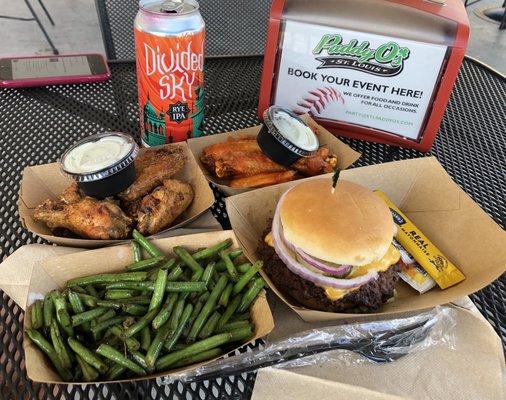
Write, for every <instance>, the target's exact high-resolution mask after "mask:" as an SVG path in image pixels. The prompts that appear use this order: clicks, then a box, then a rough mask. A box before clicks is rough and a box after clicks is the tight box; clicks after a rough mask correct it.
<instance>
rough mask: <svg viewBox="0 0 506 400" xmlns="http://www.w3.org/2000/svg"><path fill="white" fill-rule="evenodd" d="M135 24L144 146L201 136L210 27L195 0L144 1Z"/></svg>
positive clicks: (140, 115)
mask: <svg viewBox="0 0 506 400" xmlns="http://www.w3.org/2000/svg"><path fill="white" fill-rule="evenodd" d="M139 7H140V8H139V12H138V13H137V16H136V18H135V22H134V32H135V57H136V65H137V86H138V91H139V119H140V127H141V140H142V144H143V146H147V147H150V146H157V145H160V144H165V143H173V142H180V141H184V140H186V139H188V138H190V137H197V136H200V135H201V133H202V123H203V120H204V74H203V72H204V38H205V25H204V20H203V19H202V16H201V15H200V12H199V5H198V3H197V2H196V1H194V0H168V1H166V0H141V1H140V2H139Z"/></svg>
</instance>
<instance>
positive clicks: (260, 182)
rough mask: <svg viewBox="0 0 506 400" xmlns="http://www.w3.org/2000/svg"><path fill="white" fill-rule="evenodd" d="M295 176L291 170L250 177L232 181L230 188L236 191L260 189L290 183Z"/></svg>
mask: <svg viewBox="0 0 506 400" xmlns="http://www.w3.org/2000/svg"><path fill="white" fill-rule="evenodd" d="M295 175H297V172H296V171H292V170H288V171H281V172H270V173H267V174H258V175H252V176H247V177H245V178H236V179H232V180H231V181H230V187H233V188H236V189H245V188H260V187H265V186H270V185H276V184H278V183H283V182H289V181H292V180H294V179H295Z"/></svg>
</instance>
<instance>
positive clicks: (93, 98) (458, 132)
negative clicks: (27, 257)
mask: <svg viewBox="0 0 506 400" xmlns="http://www.w3.org/2000/svg"><path fill="white" fill-rule="evenodd" d="M261 66H262V58H261V57H241V58H238V57H236V58H214V59H209V60H208V61H207V64H206V90H207V92H206V110H205V112H206V123H205V132H206V134H214V133H218V132H223V131H229V130H234V129H239V128H245V127H248V126H252V125H255V124H257V123H258V119H257V114H256V105H257V101H258V86H259V78H260V71H261ZM111 70H112V79H111V80H110V81H108V82H105V83H101V84H87V85H75V86H60V87H44V88H33V89H24V90H13V89H2V90H0V126H1V128H2V131H1V132H2V141H1V145H0V148H1V153H0V154H1V158H0V160H1V163H2V167H1V182H0V188H1V189H0V195H1V203H0V209H1V211H0V231H1V233H0V251H1V259H4V258H5V257H7V256H8V255H9V254H11V253H12V252H13V251H15V250H16V249H17V248H19V247H20V246H22V245H24V244H27V243H42V242H43V241H42V240H41V239H40V238H38V237H36V236H34V235H32V234H30V233H28V232H27V231H26V230H24V229H23V228H22V227H21V226H20V222H19V220H18V212H17V206H16V201H17V193H18V190H19V182H20V177H21V176H20V175H21V171H22V169H23V168H24V167H25V166H26V165H36V164H42V163H49V162H54V161H55V160H57V159H58V157H59V156H60V155H61V153H62V152H63V150H64V149H65V148H66V147H68V146H69V145H70V144H71V143H73V142H75V141H76V140H78V139H80V138H82V137H85V136H87V135H91V134H94V133H96V132H99V131H103V130H113V131H123V132H129V133H131V134H133V135H134V136H135V137H136V138H137V140H138V139H139V137H138V134H139V126H138V112H137V89H136V84H135V71H134V64H133V63H131V62H112V63H111ZM505 98H506V82H505V80H504V78H503V77H501V76H499V75H498V74H497V73H494V72H492V71H490V70H489V69H487V68H486V67H484V66H482V65H480V64H478V63H476V62H474V61H472V60H469V59H468V60H466V61H465V62H464V65H463V68H462V71H461V73H460V76H459V78H458V82H457V85H456V87H455V90H454V92H453V95H452V98H451V101H450V103H449V106H448V109H447V111H446V114H445V117H444V120H443V123H442V125H441V129H440V133H439V135H438V138H437V140H436V143H435V145H434V147H433V149H432V151H431V152H430V153H428V154H421V153H418V152H416V151H413V150H405V149H399V148H396V147H391V146H388V145H380V144H374V143H366V142H362V141H356V140H350V139H344V140H345V141H346V142H347V143H348V144H349V145H350V146H352V147H353V148H354V149H356V150H357V151H359V152H361V153H362V157H361V158H360V159H359V160H358V162H357V163H356V164H355V167H356V166H363V165H369V164H374V163H381V162H386V161H391V160H398V159H404V158H413V157H421V156H427V155H429V154H430V155H434V156H436V157H437V158H438V160H439V161H440V162H441V163H442V164H443V165H444V167H445V168H446V170H447V171H448V172H449V173H450V175H451V176H452V177H453V178H454V179H455V181H456V182H457V183H458V184H459V185H460V186H461V187H462V188H463V189H464V190H465V191H466V192H467V193H468V194H469V195H470V196H471V197H472V198H473V199H474V200H475V201H476V202H477V203H478V204H479V205H480V206H481V207H483V208H484V209H485V210H486V211H487V213H488V214H489V215H490V216H491V217H492V218H493V219H494V220H495V221H496V222H497V223H498V224H500V225H501V226H502V227H503V228H504V226H505V220H504V216H505V198H506V179H505V172H504V161H505V159H506V157H505V156H506V153H505V149H506V134H505V119H504V99H505ZM215 194H216V202H215V204H214V206H213V208H212V211H213V213H214V215H215V216H216V217H217V218H218V220H219V221H220V222H221V223H222V225H223V226H224V227H225V228H227V227H229V221H228V217H227V215H226V211H225V206H224V203H223V198H222V196H221V194H220V193H219V192H218V191H215ZM505 296H506V277H505V276H504V275H503V276H502V277H501V278H500V279H498V280H497V281H495V282H494V283H493V284H491V285H489V286H488V287H486V288H485V289H483V290H481V291H480V292H478V293H475V294H473V295H472V296H471V298H472V300H473V301H474V303H475V304H476V306H477V307H478V308H479V309H480V311H481V312H482V313H483V315H484V316H485V317H486V318H487V320H488V321H489V322H490V323H491V324H492V326H493V327H494V329H495V330H496V332H497V333H498V334H499V335H500V336H501V338H502V340H503V345H504V343H506V306H505ZM0 302H1V312H0V317H1V323H0V339H1V340H0V353H1V354H0V399H26V398H46V399H74V398H79V399H83V398H86V399H87V398H96V399H112V398H117V399H123V398H139V399H140V398H142V399H144V398H158V397H161V396H167V397H169V398H171V397H174V398H179V399H183V398H184V399H186V398H213V399H218V398H249V396H250V394H251V390H252V388H253V384H254V379H255V374H254V373H250V374H243V375H239V376H229V377H217V378H216V379H212V380H210V381H203V382H198V383H187V384H182V383H177V384H172V385H169V386H165V385H162V384H161V383H160V381H159V380H145V381H141V382H140V383H130V384H121V385H120V384H102V385H97V386H86V387H82V386H76V385H73V386H65V385H47V384H38V383H33V382H31V381H30V380H28V378H27V376H26V371H25V366H24V359H23V357H24V356H23V351H22V347H21V345H22V325H23V311H22V310H21V309H20V308H19V307H18V306H17V305H16V304H15V303H14V302H13V301H12V300H11V299H10V298H9V297H8V296H7V295H5V294H4V293H3V292H2V296H1V299H0Z"/></svg>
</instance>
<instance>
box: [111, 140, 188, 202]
mask: <svg viewBox="0 0 506 400" xmlns="http://www.w3.org/2000/svg"><path fill="white" fill-rule="evenodd" d="M185 162H186V156H185V154H184V151H183V149H182V148H181V147H179V146H165V147H162V148H160V149H157V150H150V151H146V152H145V153H144V154H142V155H141V156H139V157H137V159H136V160H135V170H136V175H137V176H136V178H135V181H134V183H132V184H131V185H130V186H129V187H128V188H127V189H126V190H124V191H123V192H121V193H120V194H119V195H118V197H119V198H121V199H122V200H123V201H124V202H126V201H132V200H135V199H138V198H140V197H143V196H145V195H146V194H148V193H149V192H151V191H152V190H153V189H154V188H155V187H157V186H159V185H161V184H162V182H163V181H164V180H165V179H168V178H170V177H171V176H174V175H175V174H177V173H178V172H179V171H180V170H181V169H182V168H183V166H184V164H185Z"/></svg>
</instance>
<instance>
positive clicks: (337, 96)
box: [293, 87, 345, 117]
mask: <svg viewBox="0 0 506 400" xmlns="http://www.w3.org/2000/svg"><path fill="white" fill-rule="evenodd" d="M344 104H345V102H344V98H343V96H342V94H341V93H340V92H339V91H337V90H336V89H334V88H333V87H322V88H315V89H311V90H309V91H308V92H307V93H306V94H305V95H304V96H303V97H302V99H300V100H299V101H297V106H296V107H295V108H294V110H293V111H294V112H295V113H296V114H306V113H308V114H310V115H312V116H315V117H318V116H320V114H321V113H322V112H323V111H325V114H327V115H329V114H338V113H341V112H342V107H343V106H344Z"/></svg>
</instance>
